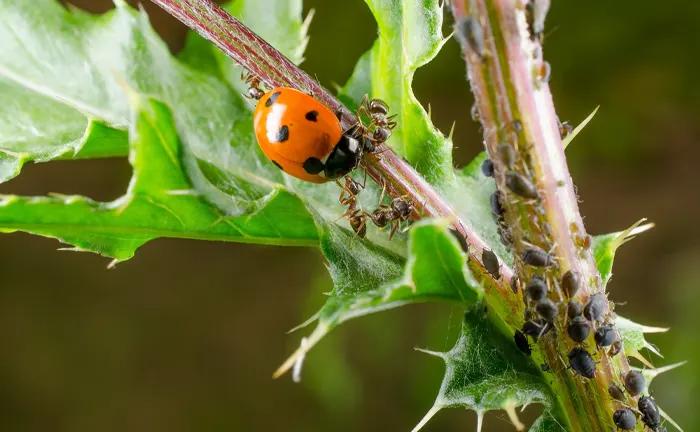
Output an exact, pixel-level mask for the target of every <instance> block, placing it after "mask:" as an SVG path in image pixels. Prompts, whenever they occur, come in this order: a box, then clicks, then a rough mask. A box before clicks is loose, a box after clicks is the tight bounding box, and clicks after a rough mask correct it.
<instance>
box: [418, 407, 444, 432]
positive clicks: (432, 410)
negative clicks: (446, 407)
mask: <svg viewBox="0 0 700 432" xmlns="http://www.w3.org/2000/svg"><path fill="white" fill-rule="evenodd" d="M441 409H442V407H441V406H440V405H433V407H432V408H430V411H428V412H427V413H426V414H425V415H424V416H423V418H422V419H421V420H420V421H419V422H418V424H417V425H416V427H414V428H413V429H412V430H411V432H418V431H419V430H421V429H423V426H425V425H426V424H428V422H429V421H430V419H431V418H433V416H434V415H435V414H437V412H438V411H440V410H441Z"/></svg>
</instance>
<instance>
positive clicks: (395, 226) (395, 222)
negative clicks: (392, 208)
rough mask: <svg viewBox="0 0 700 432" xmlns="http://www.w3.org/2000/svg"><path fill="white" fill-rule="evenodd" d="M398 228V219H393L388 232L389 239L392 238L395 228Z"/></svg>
mask: <svg viewBox="0 0 700 432" xmlns="http://www.w3.org/2000/svg"><path fill="white" fill-rule="evenodd" d="M398 229H399V221H397V220H393V221H391V233H390V234H389V240H391V239H392V238H394V234H396V230H398Z"/></svg>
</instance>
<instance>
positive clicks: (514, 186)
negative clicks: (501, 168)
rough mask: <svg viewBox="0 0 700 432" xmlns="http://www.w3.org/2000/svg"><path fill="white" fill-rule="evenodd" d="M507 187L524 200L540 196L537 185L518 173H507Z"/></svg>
mask: <svg viewBox="0 0 700 432" xmlns="http://www.w3.org/2000/svg"><path fill="white" fill-rule="evenodd" d="M506 186H508V189H510V191H511V192H513V193H514V194H516V195H518V196H521V197H523V198H529V199H535V198H537V197H538V196H539V195H538V194H537V187H536V186H535V184H534V183H532V182H531V181H530V180H529V179H528V178H527V177H525V176H524V175H523V174H521V173H519V172H516V171H508V172H507V173H506Z"/></svg>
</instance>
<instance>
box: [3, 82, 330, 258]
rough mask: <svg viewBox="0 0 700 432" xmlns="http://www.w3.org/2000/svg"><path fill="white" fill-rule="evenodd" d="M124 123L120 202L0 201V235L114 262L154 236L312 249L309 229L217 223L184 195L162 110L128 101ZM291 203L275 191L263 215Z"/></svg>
mask: <svg viewBox="0 0 700 432" xmlns="http://www.w3.org/2000/svg"><path fill="white" fill-rule="evenodd" d="M130 123H131V124H132V127H131V128H130V131H129V134H130V137H131V152H130V158H129V161H130V163H131V165H132V166H133V169H134V174H133V178H132V181H131V183H130V185H129V189H128V191H127V193H126V194H125V195H124V196H122V197H121V198H119V199H117V200H115V201H113V202H108V203H101V202H95V201H93V200H90V199H88V198H85V197H81V196H53V197H36V198H27V197H18V196H5V197H3V199H2V201H1V202H0V226H2V229H3V231H6V232H7V231H14V230H22V231H26V232H31V233H34V234H40V235H43V236H47V237H54V238H57V239H59V240H60V241H62V242H64V243H68V244H71V245H74V246H75V248H74V250H81V251H91V252H96V253H100V254H102V255H104V256H108V257H113V258H115V260H116V261H123V260H125V259H128V258H131V257H132V256H133V254H134V252H135V250H136V248H138V247H139V246H141V245H142V244H144V243H145V242H147V241H149V240H152V239H154V238H158V237H181V238H193V239H205V240H227V241H231V240H235V241H243V242H245V241H251V240H250V239H251V238H253V239H254V241H255V242H256V243H266V242H267V243H276V244H279V243H281V242H286V243H287V244H298V245H311V244H315V239H316V235H317V230H316V227H315V225H314V224H313V223H310V224H308V225H301V224H299V225H298V224H289V225H279V226H271V224H270V221H269V220H267V218H266V217H265V216H264V215H247V216H241V217H238V218H222V217H221V214H219V212H217V211H216V209H215V208H213V207H212V206H211V205H209V204H208V203H207V202H205V201H204V200H203V199H202V197H201V196H199V195H198V193H197V192H196V191H195V190H193V189H192V186H191V183H190V181H189V179H188V178H187V176H186V174H185V171H184V167H183V158H184V157H185V155H183V153H182V147H181V146H180V142H179V140H178V136H177V131H176V129H175V125H174V123H173V119H172V116H171V114H170V111H169V110H168V109H167V107H165V106H164V105H163V104H161V103H159V102H157V101H155V100H153V99H141V98H137V96H134V114H133V119H132V121H131V122H130ZM294 199H295V198H294V197H293V196H290V194H289V193H288V192H286V191H284V190H278V191H277V192H276V194H275V195H274V196H273V197H271V199H270V202H268V203H267V206H266V208H267V209H270V210H272V209H278V211H282V210H284V211H285V212H290V211H292V212H293V211H295V210H294V209H293V208H292V207H290V206H288V203H289V202H291V201H292V200H294ZM283 203H284V205H282V208H280V205H281V204H283ZM296 203H297V204H296V212H297V213H301V214H305V213H306V209H305V207H304V205H303V204H302V203H301V201H300V200H298V199H296ZM290 216H292V217H293V216H294V214H293V213H292V214H290Z"/></svg>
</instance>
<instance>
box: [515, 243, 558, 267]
mask: <svg viewBox="0 0 700 432" xmlns="http://www.w3.org/2000/svg"><path fill="white" fill-rule="evenodd" d="M520 257H521V258H522V259H523V261H524V262H525V264H527V265H531V266H533V267H549V266H551V265H552V264H554V258H552V256H551V255H550V254H548V253H547V252H545V251H544V249H542V248H541V247H538V246H528V247H526V248H525V250H523V251H522V253H521V254H520Z"/></svg>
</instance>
